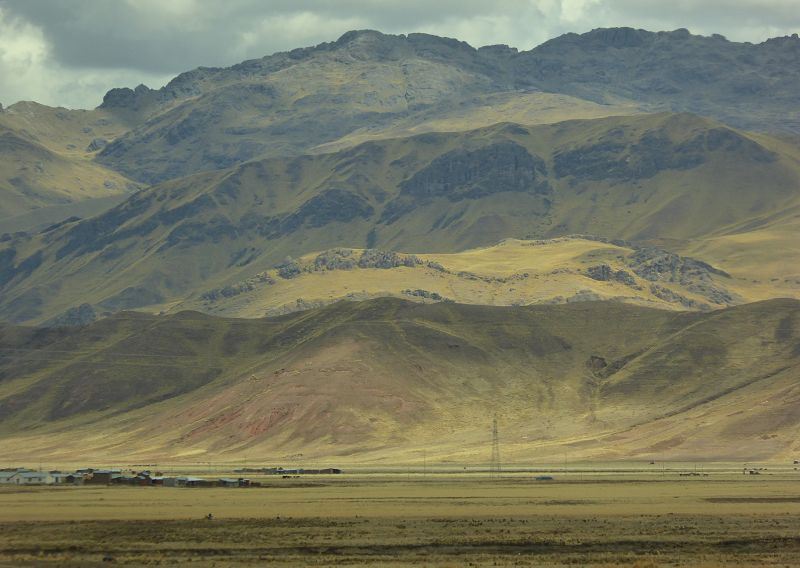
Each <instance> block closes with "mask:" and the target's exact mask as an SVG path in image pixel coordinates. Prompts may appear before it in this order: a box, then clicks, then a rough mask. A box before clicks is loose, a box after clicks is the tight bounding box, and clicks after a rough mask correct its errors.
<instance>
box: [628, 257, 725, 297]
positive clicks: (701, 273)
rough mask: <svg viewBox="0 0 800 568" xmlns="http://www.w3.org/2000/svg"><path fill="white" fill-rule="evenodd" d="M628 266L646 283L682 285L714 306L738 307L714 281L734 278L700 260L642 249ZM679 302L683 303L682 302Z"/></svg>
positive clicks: (629, 261)
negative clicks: (717, 278) (715, 278)
mask: <svg viewBox="0 0 800 568" xmlns="http://www.w3.org/2000/svg"><path fill="white" fill-rule="evenodd" d="M627 262H628V265H629V266H630V267H631V269H632V270H633V272H634V273H636V274H637V275H638V276H640V277H642V278H644V279H645V280H649V281H651V282H672V283H676V284H680V285H681V286H682V287H684V288H685V289H687V290H689V291H690V292H694V293H696V294H698V295H701V296H705V297H706V298H708V300H709V301H711V302H712V303H714V304H718V305H731V304H734V303H736V298H735V297H734V296H733V294H731V293H730V292H728V290H726V289H725V288H724V287H723V286H722V285H721V284H718V283H717V282H715V281H714V278H713V277H719V278H730V275H729V274H728V273H727V272H725V271H723V270H719V269H717V268H714V267H713V266H711V265H710V264H707V263H705V262H702V261H700V260H696V259H693V258H689V257H684V256H680V255H677V254H674V253H671V252H667V251H664V250H661V249H655V248H641V249H639V250H637V251H636V252H634V253H633V254H632V255H631V256H630V257H629V258H628V260H627ZM664 294H667V293H666V292H664ZM667 295H668V294H667ZM668 301H671V300H668ZM677 301H681V303H683V301H682V300H677Z"/></svg>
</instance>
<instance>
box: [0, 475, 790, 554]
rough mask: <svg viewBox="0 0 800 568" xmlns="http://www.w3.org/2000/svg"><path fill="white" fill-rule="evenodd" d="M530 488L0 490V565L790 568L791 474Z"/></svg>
mask: <svg viewBox="0 0 800 568" xmlns="http://www.w3.org/2000/svg"><path fill="white" fill-rule="evenodd" d="M535 475H537V474H530V473H528V474H510V473H509V474H502V475H500V476H489V475H488V474H460V475H457V474H445V473H438V474H437V473H429V474H427V475H421V474H411V475H407V474H399V473H396V474H366V473H361V474H347V473H346V474H343V475H339V476H325V477H323V476H306V477H301V478H298V479H279V478H265V479H263V480H262V481H263V482H264V486H263V487H261V488H246V489H245V488H240V489H223V488H213V489H201V488H166V487H98V486H83V487H29V488H28V487H5V488H0V566H48V565H52V566H94V565H98V566H99V565H103V566H108V565H135V566H141V565H164V566H173V565H181V564H191V565H192V566H229V565H234V566H244V565H269V566H332V565H335V566H363V565H375V566H408V565H414V566H585V565H589V566H640V567H645V566H730V565H736V566H797V565H800V472H798V471H793V470H790V469H787V470H785V471H782V472H781V471H776V472H766V471H765V472H764V473H763V474H761V475H752V476H751V475H748V476H743V475H742V474H741V472H738V473H734V472H733V471H727V472H709V473H708V475H696V476H685V475H684V476H681V475H679V473H678V472H663V473H660V474H657V473H653V472H643V473H632V472H618V473H614V472H605V473H602V474H600V473H597V472H588V471H587V472H569V473H565V472H562V473H558V472H554V473H552V474H551V475H552V476H553V479H552V480H536V479H535ZM253 479H257V478H253ZM208 513H211V514H212V515H213V516H214V519H213V520H206V519H205V518H204V517H205V516H206V515H207V514H208Z"/></svg>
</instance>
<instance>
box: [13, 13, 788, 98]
mask: <svg viewBox="0 0 800 568" xmlns="http://www.w3.org/2000/svg"><path fill="white" fill-rule="evenodd" d="M609 26H633V27H640V28H645V29H649V30H653V31H659V30H673V29H676V28H688V29H689V30H690V31H692V32H693V33H698V34H706V35H708V34H711V33H721V34H723V35H725V36H727V37H728V39H731V40H736V41H751V42H760V41H763V40H765V39H767V38H769V37H774V36H782V35H788V34H791V33H796V32H798V31H800V0H668V1H667V0H404V1H402V2H398V1H389V0H361V1H357V0H0V103H2V104H4V105H6V106H7V105H9V104H11V103H13V102H16V101H18V100H36V101H38V102H41V103H45V104H48V105H61V106H67V107H72V108H93V107H95V106H97V105H98V104H99V103H100V101H101V100H102V97H103V94H104V93H105V92H106V91H107V90H108V89H110V88H112V87H120V86H129V87H134V86H136V85H137V84H139V83H145V84H146V85H148V86H150V87H153V88H157V87H160V86H162V85H163V84H164V83H166V82H167V81H168V80H169V79H171V78H172V77H173V76H175V75H176V74H177V73H180V72H181V71H186V70H189V69H193V68H195V67H198V66H201V65H204V66H226V65H231V64H234V63H237V62H239V61H242V60H244V59H253V58H256V57H262V56H264V55H267V54H270V53H274V52H276V51H283V50H287V49H291V48H294V47H302V46H308V45H315V44H317V43H320V42H323V41H332V40H335V39H336V38H338V37H339V36H340V35H341V34H342V33H344V32H345V31H348V30H352V29H363V28H372V29H378V30H381V31H383V32H386V33H408V32H413V31H422V32H428V33H434V34H437V35H444V36H449V37H456V38H458V39H461V40H464V41H467V42H469V43H470V44H472V45H474V46H476V47H478V46H481V45H487V44H494V43H506V44H509V45H512V46H515V47H518V48H520V49H530V48H531V47H534V46H535V45H537V44H539V43H541V42H543V41H545V40H547V39H549V38H551V37H555V36H557V35H559V34H562V33H565V32H568V31H574V32H585V31H588V30H591V29H593V28H597V27H609Z"/></svg>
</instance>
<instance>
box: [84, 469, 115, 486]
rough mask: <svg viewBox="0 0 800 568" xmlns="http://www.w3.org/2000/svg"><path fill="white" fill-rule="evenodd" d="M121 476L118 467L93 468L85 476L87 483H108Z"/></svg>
mask: <svg viewBox="0 0 800 568" xmlns="http://www.w3.org/2000/svg"><path fill="white" fill-rule="evenodd" d="M120 476H122V472H121V471H120V470H118V469H95V470H93V471H92V472H91V474H90V476H88V477H87V478H86V481H85V483H86V484H87V485H110V484H111V483H113V481H114V479H116V478H118V477H120Z"/></svg>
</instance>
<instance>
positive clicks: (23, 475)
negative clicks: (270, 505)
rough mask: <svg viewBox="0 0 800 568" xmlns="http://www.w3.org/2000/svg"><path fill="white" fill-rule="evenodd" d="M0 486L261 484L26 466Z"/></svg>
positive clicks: (3, 476) (8, 473)
mask: <svg viewBox="0 0 800 568" xmlns="http://www.w3.org/2000/svg"><path fill="white" fill-rule="evenodd" d="M234 473H260V474H263V475H280V476H281V477H283V478H293V477H299V476H300V475H315V474H316V475H319V474H328V475H331V474H340V473H342V470H340V469H336V468H325V469H283V468H281V467H276V468H259V469H248V468H245V469H241V470H235V471H234ZM0 485H136V486H148V485H160V486H164V487H261V483H260V482H258V481H251V480H250V479H248V478H245V477H219V478H216V479H209V478H205V477H192V476H185V475H184V476H167V475H164V474H163V473H161V472H160V471H150V470H144V471H139V472H136V471H133V470H122V469H94V468H84V469H78V470H75V471H73V472H62V471H37V470H32V469H27V468H8V469H0Z"/></svg>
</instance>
